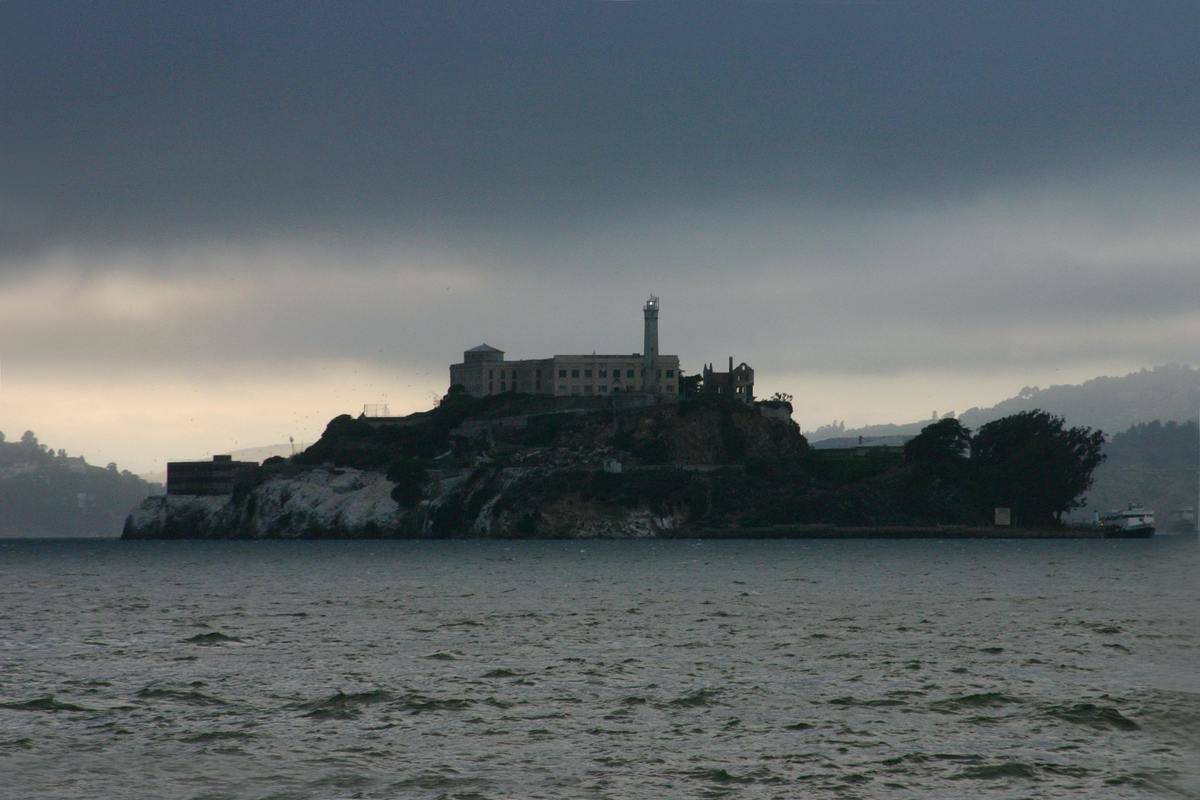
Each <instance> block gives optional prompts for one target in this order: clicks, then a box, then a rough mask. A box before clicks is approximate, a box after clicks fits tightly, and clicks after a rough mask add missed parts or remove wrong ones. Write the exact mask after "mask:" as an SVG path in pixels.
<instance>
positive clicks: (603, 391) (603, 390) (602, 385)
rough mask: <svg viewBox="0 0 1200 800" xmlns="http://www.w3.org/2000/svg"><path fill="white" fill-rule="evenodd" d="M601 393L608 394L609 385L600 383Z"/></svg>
mask: <svg viewBox="0 0 1200 800" xmlns="http://www.w3.org/2000/svg"><path fill="white" fill-rule="evenodd" d="M600 394H608V387H607V386H605V385H604V384H600Z"/></svg>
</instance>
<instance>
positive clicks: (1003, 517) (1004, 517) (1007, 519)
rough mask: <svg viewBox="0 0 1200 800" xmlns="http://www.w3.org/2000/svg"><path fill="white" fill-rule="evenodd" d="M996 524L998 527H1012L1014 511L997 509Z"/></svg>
mask: <svg viewBox="0 0 1200 800" xmlns="http://www.w3.org/2000/svg"><path fill="white" fill-rule="evenodd" d="M996 524H997V525H1004V526H1008V525H1012V509H1011V508H997V509H996Z"/></svg>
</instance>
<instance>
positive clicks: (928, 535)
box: [663, 525, 1149, 539]
mask: <svg viewBox="0 0 1200 800" xmlns="http://www.w3.org/2000/svg"><path fill="white" fill-rule="evenodd" d="M663 538H680V539H690V538H694V539H1112V538H1122V537H1113V536H1106V535H1105V532H1104V531H1102V530H1099V529H1097V528H1072V527H1062V528H1000V527H985V526H969V525H874V526H869V525H854V526H837V525H771V526H766V527H756V528H708V529H703V530H698V531H690V532H682V531H681V532H680V535H678V536H674V535H671V534H666V535H664V536H663ZM1146 538H1149V537H1146Z"/></svg>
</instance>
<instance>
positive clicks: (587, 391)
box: [450, 295, 680, 398]
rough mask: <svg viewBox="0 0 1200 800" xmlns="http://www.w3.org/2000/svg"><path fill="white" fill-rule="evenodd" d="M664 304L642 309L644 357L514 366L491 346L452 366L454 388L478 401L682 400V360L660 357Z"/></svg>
mask: <svg viewBox="0 0 1200 800" xmlns="http://www.w3.org/2000/svg"><path fill="white" fill-rule="evenodd" d="M658 306H659V300H658V298H657V297H655V296H653V295H651V296H650V299H649V300H647V301H646V304H645V306H643V308H642V316H643V320H644V323H643V324H644V328H643V337H642V352H641V353H629V354H620V355H597V354H596V353H592V354H591V355H556V356H551V357H550V358H533V359H522V360H519V361H509V360H506V359H505V358H504V351H503V350H500V349H498V348H496V347H492V346H491V345H489V344H481V345H478V346H476V347H472V348H471V349H470V350H467V351H466V352H465V353H463V360H462V363H459V364H451V365H450V385H451V386H456V385H457V386H462V387H463V388H464V389H465V390H466V391H467V392H468V393H469V394H471V395H473V396H475V397H484V396H486V395H492V394H503V393H505V392H521V393H525V394H551V395H559V396H572V395H580V396H582V395H608V394H613V393H615V392H642V393H652V394H656V395H662V396H665V397H672V398H673V397H677V396H678V394H679V378H680V375H679V356H670V355H667V356H664V355H660V354H659V352H658Z"/></svg>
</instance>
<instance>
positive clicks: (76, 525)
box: [0, 432, 154, 537]
mask: <svg viewBox="0 0 1200 800" xmlns="http://www.w3.org/2000/svg"><path fill="white" fill-rule="evenodd" d="M153 488H154V487H152V486H151V484H149V483H147V482H146V481H144V480H142V479H141V478H139V477H138V476H136V475H134V474H132V473H130V472H122V471H120V470H119V469H118V468H117V465H116V464H109V465H108V466H106V467H95V466H92V465H91V464H88V463H87V462H86V461H84V459H83V458H81V457H78V456H68V455H67V454H66V453H65V452H64V451H62V450H59V451H57V452H56V451H54V450H53V449H51V448H48V447H46V446H45V445H44V444H41V443H40V442H39V441H38V440H37V436H36V435H34V434H33V433H32V432H26V433H25V435H24V436H22V437H21V440H20V441H19V442H6V441H4V436H3V434H0V537H4V536H8V537H12V536H81V537H82V536H117V535H119V534H120V533H121V527H122V525H124V522H125V516H126V515H127V514H128V513H129V510H130V509H131V508H133V507H134V506H136V505H137V504H138V503H140V502H141V501H142V500H144V499H145V498H146V497H147V496H149V495H150V494H151V491H152V489H153Z"/></svg>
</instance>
